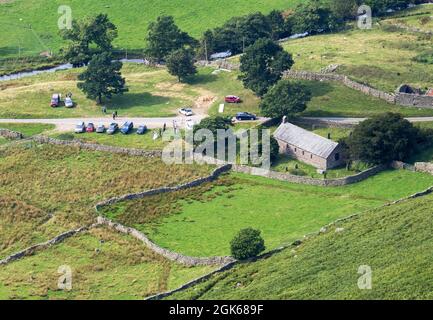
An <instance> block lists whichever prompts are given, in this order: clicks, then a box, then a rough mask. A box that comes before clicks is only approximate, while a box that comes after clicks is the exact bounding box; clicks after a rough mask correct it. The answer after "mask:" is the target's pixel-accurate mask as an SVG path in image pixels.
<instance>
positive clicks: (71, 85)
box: [0, 63, 258, 118]
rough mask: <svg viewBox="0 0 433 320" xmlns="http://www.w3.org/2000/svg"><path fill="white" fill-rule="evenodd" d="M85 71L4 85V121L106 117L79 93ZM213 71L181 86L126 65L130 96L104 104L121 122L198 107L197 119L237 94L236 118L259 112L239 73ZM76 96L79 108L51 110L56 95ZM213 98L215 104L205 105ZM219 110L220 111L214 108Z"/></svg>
mask: <svg viewBox="0 0 433 320" xmlns="http://www.w3.org/2000/svg"><path fill="white" fill-rule="evenodd" d="M80 72H82V70H81V69H75V70H68V71H65V72H57V73H55V74H43V75H38V76H34V77H30V78H25V79H21V80H16V81H7V82H4V83H0V88H2V90H0V117H1V118H73V117H90V116H103V114H102V112H101V106H98V105H96V103H95V102H94V101H92V100H89V99H87V98H86V97H85V95H84V94H83V93H82V92H81V91H80V90H79V89H77V76H78V74H79V73H80ZM212 72H213V69H211V68H200V69H199V74H198V75H197V76H195V77H194V78H192V79H191V80H190V81H189V82H188V83H186V84H181V83H178V81H177V79H176V78H175V77H172V76H170V75H169V74H168V72H167V71H166V70H165V69H160V68H150V67H146V66H143V65H136V64H128V63H127V64H124V67H123V70H122V74H123V76H124V77H125V78H126V81H127V86H128V88H129V92H127V93H125V94H124V95H122V96H115V97H113V99H112V100H110V101H107V100H106V101H104V104H105V105H106V106H107V111H108V113H109V114H111V112H113V111H114V110H117V111H118V112H119V115H120V116H134V117H165V116H172V115H176V114H177V112H178V109H179V108H181V107H184V106H192V107H195V110H196V112H197V113H206V112H207V109H208V108H209V107H211V105H212V100H213V99H214V101H215V103H214V105H215V106H217V105H219V103H221V102H223V101H224V97H225V95H228V94H238V95H240V96H242V98H243V99H244V103H243V105H242V106H241V107H240V106H237V107H234V106H228V108H227V110H230V113H231V114H234V113H236V112H238V111H239V109H240V108H247V109H249V108H254V107H255V108H257V105H258V99H257V97H255V96H254V94H253V93H252V92H251V91H249V90H246V89H244V88H243V87H242V83H241V82H240V81H238V80H237V74H236V73H220V74H218V75H216V74H212ZM67 92H71V93H72V94H73V98H74V101H75V102H76V107H75V108H72V109H67V108H65V107H63V106H61V107H59V108H50V106H49V103H50V97H51V95H52V94H53V93H62V94H63V95H64V94H66V93H67ZM203 98H208V99H209V100H210V101H209V102H206V101H203ZM215 109H216V107H215Z"/></svg>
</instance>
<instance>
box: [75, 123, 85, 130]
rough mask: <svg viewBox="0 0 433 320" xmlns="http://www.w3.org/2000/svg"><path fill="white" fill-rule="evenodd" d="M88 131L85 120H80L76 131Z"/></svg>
mask: <svg viewBox="0 0 433 320" xmlns="http://www.w3.org/2000/svg"><path fill="white" fill-rule="evenodd" d="M84 132H86V125H85V124H84V122H82V121H81V122H78V123H77V125H76V126H75V133H84Z"/></svg>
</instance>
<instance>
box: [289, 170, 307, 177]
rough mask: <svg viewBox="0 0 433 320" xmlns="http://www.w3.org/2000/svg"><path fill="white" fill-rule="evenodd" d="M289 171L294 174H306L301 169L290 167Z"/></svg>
mask: <svg viewBox="0 0 433 320" xmlns="http://www.w3.org/2000/svg"><path fill="white" fill-rule="evenodd" d="M289 173H290V174H293V175H295V176H306V175H307V173H306V172H305V171H304V170H301V169H290V170H289Z"/></svg>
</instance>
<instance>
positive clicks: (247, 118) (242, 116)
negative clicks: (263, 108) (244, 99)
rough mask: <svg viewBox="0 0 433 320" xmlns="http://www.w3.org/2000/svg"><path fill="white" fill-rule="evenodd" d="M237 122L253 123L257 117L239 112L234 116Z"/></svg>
mask: <svg viewBox="0 0 433 320" xmlns="http://www.w3.org/2000/svg"><path fill="white" fill-rule="evenodd" d="M235 118H236V120H237V121H254V120H257V116H256V115H254V114H251V113H248V112H239V113H238V114H236V117H235Z"/></svg>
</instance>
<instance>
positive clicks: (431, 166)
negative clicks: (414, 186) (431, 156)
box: [415, 162, 433, 175]
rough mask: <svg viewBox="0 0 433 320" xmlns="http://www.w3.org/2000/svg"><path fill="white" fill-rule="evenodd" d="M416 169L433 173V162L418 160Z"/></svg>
mask: <svg viewBox="0 0 433 320" xmlns="http://www.w3.org/2000/svg"><path fill="white" fill-rule="evenodd" d="M415 171H418V172H424V173H429V174H431V175H433V163H432V162H416V163H415Z"/></svg>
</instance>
